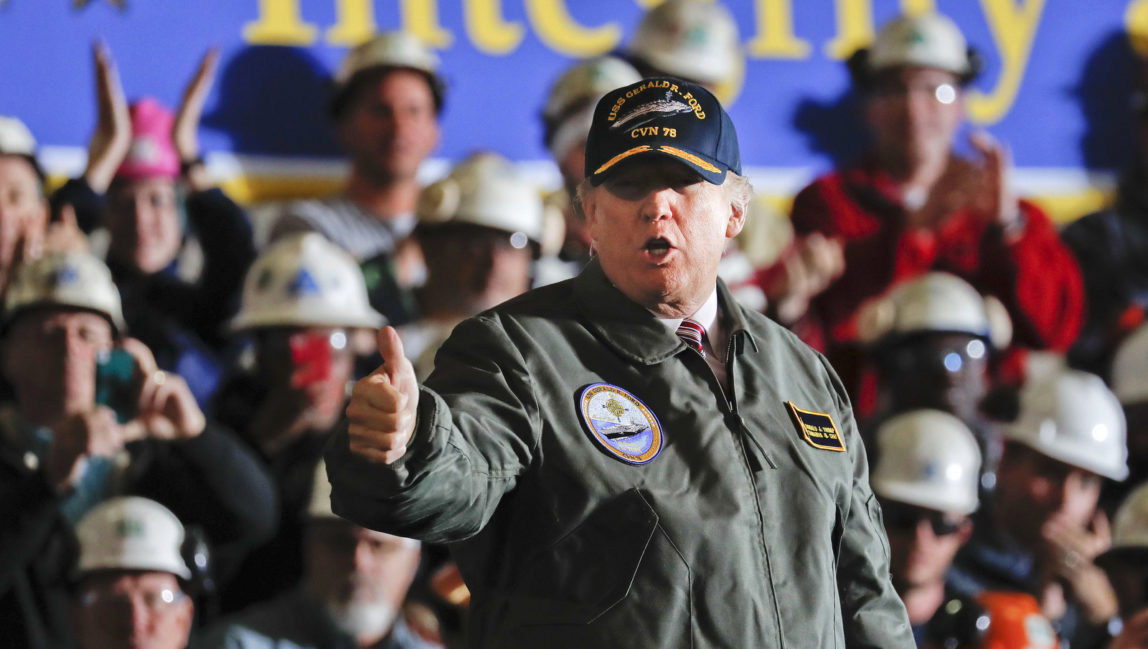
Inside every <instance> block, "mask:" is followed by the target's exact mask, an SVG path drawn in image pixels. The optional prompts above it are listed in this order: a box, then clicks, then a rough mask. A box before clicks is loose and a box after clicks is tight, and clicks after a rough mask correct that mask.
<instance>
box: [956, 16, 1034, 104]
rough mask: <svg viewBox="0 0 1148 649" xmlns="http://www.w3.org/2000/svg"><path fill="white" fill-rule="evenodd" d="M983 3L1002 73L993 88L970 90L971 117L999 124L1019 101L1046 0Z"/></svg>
mask: <svg viewBox="0 0 1148 649" xmlns="http://www.w3.org/2000/svg"><path fill="white" fill-rule="evenodd" d="M981 7H982V8H983V9H984V12H985V18H986V19H987V21H988V24H989V30H990V31H991V32H992V35H993V42H994V43H995V44H996V48H997V52H998V54H999V56H1000V62H1001V73H1000V77H999V79H997V84H996V87H995V88H993V89H992V92H989V93H987V94H986V93H982V92H978V91H975V90H974V91H970V92H969V94H968V99H967V101H968V110H969V119H970V120H972V121H973V122H975V123H977V124H995V123H996V122H999V121H1000V120H1001V118H1003V117H1004V116H1005V115H1006V114H1007V113H1008V111H1009V109H1010V108H1012V105H1013V102H1014V101H1016V95H1017V91H1019V90H1020V82H1021V81H1022V80H1023V79H1024V71H1025V68H1026V67H1028V59H1029V56H1030V55H1031V54H1032V42H1033V40H1034V38H1035V36H1036V28H1037V25H1038V24H1039V23H1040V17H1041V14H1042V13H1043V12H1044V0H1020V5H1019V6H1018V5H1016V4H1014V2H1013V0H981Z"/></svg>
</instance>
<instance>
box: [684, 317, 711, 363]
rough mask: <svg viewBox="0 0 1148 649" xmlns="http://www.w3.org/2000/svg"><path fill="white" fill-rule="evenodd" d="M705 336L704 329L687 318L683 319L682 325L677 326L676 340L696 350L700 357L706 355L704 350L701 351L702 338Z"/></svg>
mask: <svg viewBox="0 0 1148 649" xmlns="http://www.w3.org/2000/svg"><path fill="white" fill-rule="evenodd" d="M705 335H706V329H705V327H703V326H701V325H700V324H698V323H697V322H696V321H694V320H690V319H689V318H685V319H683V320H682V323H681V324H680V325H678V338H681V339H682V342H684V343H686V346H687V347H689V348H690V349H696V350H697V351H698V353H699V354H701V355H702V356H705V355H706V352H705V350H704V349H702V337H703V336H705Z"/></svg>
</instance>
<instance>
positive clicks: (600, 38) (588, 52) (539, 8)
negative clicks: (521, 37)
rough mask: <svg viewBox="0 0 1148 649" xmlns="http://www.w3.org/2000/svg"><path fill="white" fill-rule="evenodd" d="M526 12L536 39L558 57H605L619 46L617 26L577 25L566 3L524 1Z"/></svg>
mask: <svg viewBox="0 0 1148 649" xmlns="http://www.w3.org/2000/svg"><path fill="white" fill-rule="evenodd" d="M526 13H527V15H528V16H530V24H531V25H533V26H534V31H535V32H536V33H537V34H538V39H539V40H541V41H542V43H543V44H544V45H546V46H547V47H549V48H550V49H551V50H553V51H555V52H558V53H559V54H565V55H566V56H574V57H589V56H596V55H598V54H605V53H606V52H609V51H610V50H612V49H614V48H615V47H616V46H617V45H618V41H619V40H621V38H622V28H621V27H620V26H619V25H618V23H613V22H611V23H606V24H605V25H601V26H599V27H586V26H584V25H580V24H578V22H576V21H575V20H574V18H573V17H572V16H571V15H570V12H569V11H568V10H567V9H566V0H527V1H526Z"/></svg>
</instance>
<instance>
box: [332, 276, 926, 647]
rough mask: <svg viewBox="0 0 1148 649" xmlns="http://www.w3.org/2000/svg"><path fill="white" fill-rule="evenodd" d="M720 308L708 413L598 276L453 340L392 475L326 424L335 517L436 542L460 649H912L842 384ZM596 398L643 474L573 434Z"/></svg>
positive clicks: (674, 349)
mask: <svg viewBox="0 0 1148 649" xmlns="http://www.w3.org/2000/svg"><path fill="white" fill-rule="evenodd" d="M718 288H719V305H720V312H721V314H722V316H721V317H723V318H724V326H725V329H726V330H727V331H729V332H730V338H729V341H730V342H729V346H728V350H727V351H728V352H729V361H728V365H727V371H728V382H729V385H730V386H731V390H730V393H729V394H728V395H726V394H724V392H723V390H722V388H721V385H720V384H719V383H718V381H717V379H716V378H715V377H714V374H713V372H712V370H710V368H709V367H708V366H707V364H706V362H705V359H704V358H702V357H701V356H700V355H699V354H698V353H697V352H696V351H693V350H691V349H688V348H687V347H686V346H685V345H684V344H683V343H682V342H681V341H680V340H679V339H678V338H677V336H675V335H674V333H673V332H671V331H669V330H668V329H667V328H666V327H665V326H664V325H663V324H662V323H661V322H659V321H658V320H657V319H655V318H654V317H653V316H652V315H651V314H650V313H649V312H648V311H646V310H645V309H643V308H641V307H640V306H639V305H637V304H635V303H634V302H632V301H630V300H629V299H627V298H626V297H625V296H624V295H623V294H622V293H621V292H620V291H618V290H617V289H616V288H614V287H613V286H612V285H611V284H610V282H609V281H608V280H607V278H606V276H605V275H604V273H603V272H602V270H601V268H600V266H599V265H598V264H596V263H592V264H591V265H590V266H589V267H588V268H587V269H586V270H585V271H583V273H582V274H581V275H579V276H578V277H576V278H574V279H573V280H569V281H566V282H562V283H559V284H555V285H551V286H548V287H544V288H541V289H538V290H535V291H532V292H530V293H528V294H526V295H524V296H522V297H520V298H517V299H515V300H512V301H510V302H507V303H505V304H503V305H501V306H499V307H497V308H495V309H493V310H491V311H488V312H486V313H484V314H482V315H480V316H477V317H475V318H472V319H470V320H468V321H466V322H464V323H462V324H461V325H459V326H458V328H457V329H455V331H454V333H453V334H452V335H451V337H450V339H449V340H448V341H447V343H446V344H445V345H444V346H443V348H442V349H441V350H440V352H439V354H438V356H437V358H436V368H435V371H434V373H433V374H432V375H431V377H430V378H429V379H428V380H427V381H426V386H425V387H424V388H423V389H422V391H421V393H420V398H419V406H418V425H417V428H416V431H415V434H414V437H413V439H412V441H411V443H410V445H409V447H408V451H407V453H406V455H405V456H404V457H403V458H402V459H400V460H399V461H398V462H396V463H395V464H392V465H383V464H375V463H371V462H369V461H366V460H364V459H362V458H360V457H358V456H357V455H354V454H353V453H351V452H350V450H349V447H348V439H347V434H346V426H345V424H344V426H342V427H341V428H340V430H338V431H337V432H336V433H335V435H334V436H333V437H332V439H331V441H330V444H329V445H328V448H327V471H328V474H329V476H330V478H331V482H332V485H333V494H332V505H333V508H334V511H335V512H336V513H337V514H339V515H340V516H343V517H345V518H348V519H350V520H352V521H355V522H357V523H358V524H361V525H363V526H366V527H369V528H372V529H377V530H381V531H385V532H389V533H392V534H398V535H402V536H408V537H413V538H418V539H423V540H425V541H430V542H445V543H450V544H451V550H452V552H453V554H454V556H455V559H456V560H457V562H458V565H459V568H460V570H461V572H462V574H463V577H464V578H465V580H466V583H467V585H468V586H469V587H470V589H471V593H472V600H471V609H470V629H469V632H468V635H469V638H470V646H471V647H473V648H474V649H479V648H485V647H508V648H516V647H523V648H531V649H534V648H538V649H543V648H544V649H563V648H567V647H570V648H573V647H578V648H587V649H590V648H601V647H641V648H645V647H650V648H654V647H665V648H670V647H674V648H678V647H682V648H691V647H692V648H699V649H700V648H703V647H704V648H708V647H729V648H731V649H759V648H766V647H777V648H782V647H784V648H789V649H797V648H806V649H830V648H841V647H849V648H858V649H860V648H862V647H873V648H878V647H879V648H881V649H899V648H904V649H910V648H912V647H913V646H914V643H913V638H912V634H911V631H910V627H909V622H908V618H907V616H906V614H905V609H904V606H903V605H902V604H901V602H900V600H899V599H898V598H897V595H896V593H895V592H894V590H893V588H892V585H891V584H890V580H889V546H888V542H887V540H886V538H885V531H884V528H883V526H882V522H881V514H880V509H879V507H878V505H877V502H876V500H875V498H874V496H873V493H872V492H871V491H870V488H869V483H868V469H867V466H866V462H865V453H864V449H863V448H862V446H861V440H860V438H859V436H858V434H857V427H856V424H855V422H854V419H853V414H852V411H851V409H850V405H849V403H848V399H847V397H846V395H845V391H844V388H843V387H842V385H841V382H840V381H839V380H838V378H837V376H836V375H835V374H834V372H833V370H832V369H830V367H829V365H828V364H827V363H826V361H825V359H824V358H822V357H821V356H820V355H819V354H817V353H816V352H814V351H812V350H810V349H809V348H808V347H806V346H805V345H804V344H803V343H801V342H800V341H798V340H797V338H796V337H795V336H793V335H792V334H790V333H789V332H788V331H786V330H785V329H783V328H782V327H780V326H778V325H777V324H775V323H773V322H772V321H770V320H768V319H767V318H765V317H764V316H762V315H760V314H758V313H755V312H750V311H748V310H746V309H743V308H741V307H740V306H739V305H737V304H736V303H735V302H734V301H733V299H732V298H731V296H730V294H729V291H728V290H726V288H725V286H724V285H723V284H721V282H720V281H719V283H718ZM603 383H604V384H608V385H610V386H616V387H617V388H621V389H622V390H625V391H626V392H628V393H629V394H631V395H633V396H634V397H636V398H637V400H639V401H640V402H641V403H642V404H644V405H645V406H646V407H647V408H648V412H650V413H652V415H653V416H652V417H649V418H645V416H644V415H639V416H638V417H637V421H638V423H639V424H641V426H638V427H639V428H640V427H642V426H644V425H645V424H646V423H649V424H650V425H649V428H650V429H651V430H648V431H644V432H643V433H641V434H642V435H646V436H647V437H645V438H644V439H645V440H646V441H649V439H650V437H649V435H651V434H652V429H653V428H657V429H658V430H659V432H660V452H658V453H657V454H656V455H655V456H654V457H653V459H650V460H649V461H647V462H646V463H644V464H632V463H630V462H629V461H627V460H626V459H625V458H624V457H622V455H620V454H619V452H617V451H616V450H611V449H613V448H614V444H612V443H611V442H609V441H602V440H603V439H608V437H607V435H608V434H609V433H610V431H609V429H608V428H603V425H602V424H601V422H597V425H598V428H600V429H601V430H597V432H595V430H596V429H595V428H594V425H593V422H590V421H588V419H586V418H584V417H583V414H582V403H583V401H584V399H583V396H582V395H583V391H584V390H585V389H586V388H587V387H588V386H592V385H595V384H603ZM606 390H607V391H611V390H613V388H606ZM610 394H611V395H612V394H614V392H610ZM623 401H624V398H622V397H618V399H617V402H618V403H621V402H623ZM787 402H792V405H793V406H796V407H797V408H799V409H801V410H803V411H806V414H804V415H800V416H801V417H804V421H805V423H804V424H803V423H802V420H801V419H799V418H798V416H795V413H794V411H793V410H792V409H791V408H790V406H789V405H787ZM598 403H599V404H600V403H601V398H599V401H598ZM612 407H613V408H614V409H615V410H617V409H618V408H617V406H616V405H613V406H612ZM635 412H637V410H635V409H634V408H633V407H630V408H629V414H630V415H633V413H635ZM798 412H800V411H798ZM816 413H820V414H822V415H827V416H828V418H829V419H831V420H832V422H831V423H829V422H827V420H826V419H825V418H824V417H818V416H817V414H816ZM631 421H634V419H633V417H631ZM834 429H835V431H836V435H835V434H834ZM618 430H622V429H618ZM604 434H606V435H604ZM625 434H627V433H617V435H619V436H624V435H625ZM615 441H616V440H615ZM842 447H843V449H844V450H838V449H840V448H842ZM647 455H649V454H648V453H647ZM630 459H632V458H630Z"/></svg>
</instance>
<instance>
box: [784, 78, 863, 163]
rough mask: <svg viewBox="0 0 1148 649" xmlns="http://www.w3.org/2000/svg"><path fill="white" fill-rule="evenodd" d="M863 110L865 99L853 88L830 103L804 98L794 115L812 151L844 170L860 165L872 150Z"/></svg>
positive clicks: (798, 127) (797, 127)
mask: <svg viewBox="0 0 1148 649" xmlns="http://www.w3.org/2000/svg"><path fill="white" fill-rule="evenodd" d="M862 110H863V106H862V99H861V97H860V96H858V94H857V93H856V92H854V91H853V88H852V87H850V88H848V89H847V90H845V91H844V92H843V93H841V94H840V95H838V96H837V97H834V98H833V99H830V100H828V101H821V100H817V99H810V98H808V97H807V98H804V99H802V100H801V101H800V102H799V103H798V104H797V108H796V109H795V110H794V112H793V126H794V127H795V128H796V129H797V130H798V131H800V132H801V133H802V135H804V136H805V140H806V142H807V145H808V146H809V148H810V150H812V151H814V152H815V153H817V154H818V155H820V156H824V157H827V158H829V159H830V160H831V161H832V162H833V166H835V167H841V166H845V165H848V164H850V163H853V162H856V161H857V159H858V158H860V157H861V155H862V154H864V153H865V152H866V150H867V149H868V147H869V143H870V140H869V134H868V129H867V127H866V125H865V120H864V118H863V117H862Z"/></svg>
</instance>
